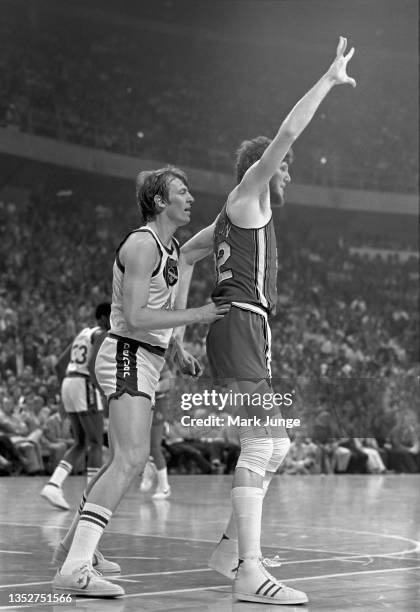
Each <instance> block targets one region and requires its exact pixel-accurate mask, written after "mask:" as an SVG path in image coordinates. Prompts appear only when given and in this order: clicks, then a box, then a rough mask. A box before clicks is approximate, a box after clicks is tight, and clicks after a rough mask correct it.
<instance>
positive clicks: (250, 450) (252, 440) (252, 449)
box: [236, 430, 273, 477]
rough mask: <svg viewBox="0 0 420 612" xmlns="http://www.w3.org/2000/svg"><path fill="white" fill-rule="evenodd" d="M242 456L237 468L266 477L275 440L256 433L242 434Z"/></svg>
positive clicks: (250, 431) (246, 432)
mask: <svg viewBox="0 0 420 612" xmlns="http://www.w3.org/2000/svg"><path fill="white" fill-rule="evenodd" d="M240 441H241V454H240V455H239V459H238V463H237V464H236V467H240V468H246V469H248V470H250V471H251V472H255V473H256V474H259V475H260V476H263V477H264V474H265V472H266V470H267V466H268V464H269V461H270V458H271V456H272V454H273V438H271V437H264V436H261V437H260V436H258V433H257V432H256V431H252V430H247V431H245V432H243V433H241V436H240Z"/></svg>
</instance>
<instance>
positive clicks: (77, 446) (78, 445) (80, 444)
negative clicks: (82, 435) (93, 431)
mask: <svg viewBox="0 0 420 612" xmlns="http://www.w3.org/2000/svg"><path fill="white" fill-rule="evenodd" d="M85 448H86V444H85V440H84V439H83V440H75V441H74V443H73V445H72V446H71V447H70V450H71V451H74V452H77V453H82V452H83V451H84V450H85Z"/></svg>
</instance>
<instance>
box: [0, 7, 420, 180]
mask: <svg viewBox="0 0 420 612" xmlns="http://www.w3.org/2000/svg"><path fill="white" fill-rule="evenodd" d="M63 10H64V9H63ZM156 15H158V17H160V16H161V15H160V14H159V12H158V11H156V13H155V18H156ZM2 17H4V18H3V19H1V20H0V36H1V39H2V53H1V54H0V67H1V72H2V75H3V76H2V80H1V82H0V99H1V103H0V104H1V106H0V125H1V126H4V127H8V128H10V129H16V130H21V131H25V132H33V133H35V134H39V135H43V136H48V137H52V138H58V139H60V140H66V141H70V142H75V143H80V144H83V145H87V146H94V147H96V148H100V149H105V150H108V151H113V152H121V153H126V154H131V155H135V156H138V157H143V158H145V159H170V160H171V161H172V162H173V163H177V164H179V165H187V164H188V165H192V166H197V165H198V166H199V167H202V168H208V169H213V170H220V171H225V172H229V173H230V171H231V167H232V158H233V151H234V150H235V149H236V148H237V146H238V144H239V143H240V142H241V140H243V138H244V137H252V136H253V135H254V134H257V133H262V134H267V135H269V136H270V135H272V134H273V133H274V131H275V130H276V128H277V126H278V123H279V121H280V120H281V118H282V117H284V116H285V115H286V113H287V112H288V111H289V110H290V108H291V106H292V105H293V104H294V103H295V102H296V100H297V99H298V98H299V97H300V96H301V95H303V93H304V91H305V90H306V89H307V88H309V86H310V85H311V84H312V83H313V82H314V79H315V78H316V77H317V76H318V75H319V72H320V63H321V60H320V58H319V56H317V54H313V53H305V54H304V58H305V66H303V65H301V64H300V63H299V64H298V63H296V64H295V62H290V61H282V62H281V66H280V68H279V58H278V57H277V55H276V54H273V53H269V52H268V51H267V50H266V51H264V50H262V49H261V48H258V47H257V48H254V47H253V40H252V38H251V39H250V40H249V41H248V42H247V43H244V42H242V43H238V42H236V43H235V41H231V42H228V41H226V40H224V41H220V40H217V39H216V40H215V39H212V38H211V37H203V38H202V39H199V38H198V37H195V36H193V35H192V33H191V32H188V30H185V28H184V30H183V31H184V35H180V34H182V31H181V32H180V31H178V30H177V29H176V28H175V30H167V29H164V30H162V32H160V30H159V27H160V26H159V22H157V23H154V24H152V25H153V27H152V26H150V25H149V27H148V28H147V27H145V26H143V27H142V25H141V22H140V21H138V23H137V22H136V21H135V20H131V21H130V24H127V23H126V22H124V20H122V19H119V20H118V22H116V21H115V19H113V17H112V16H109V15H108V16H107V17H105V16H104V15H103V16H101V15H99V16H98V15H96V18H95V16H91V17H90V18H89V17H87V16H86V14H85V13H83V17H82V16H78V12H77V11H76V10H75V11H74V13H73V14H72V13H71V12H70V13H68V12H64V13H63V14H61V13H60V11H59V10H57V9H55V10H53V11H52V12H51V13H49V12H48V10H45V9H44V10H41V9H39V13H38V12H37V10H35V8H34V7H33V9H32V10H31V11H27V10H26V7H25V5H22V6H21V5H20V4H19V3H17V4H16V5H15V6H14V7H13V6H12V5H11V4H8V10H7V11H6V13H5V14H4V15H2ZM161 20H162V22H163V21H164V16H162V17H161ZM126 21H127V20H126ZM162 27H163V26H162ZM75 40H77V45H75V44H74V43H75ZM157 40H158V41H159V44H157ZM279 53H280V54H281V55H282V54H284V53H289V54H290V55H294V53H295V52H294V50H293V49H290V50H289V51H288V50H287V49H284V48H282V49H281V51H279ZM415 54H416V51H415ZM398 61H399V62H400V63H399V64H398ZM296 62H298V58H296ZM297 65H299V69H298V70H296V66H297ZM410 66H414V70H416V68H415V66H416V64H415V61H414V63H413V61H410V60H409V61H408V62H407V61H406V60H405V59H400V60H398V56H397V55H396V57H395V58H394V59H393V61H392V62H390V61H389V58H388V59H387V58H384V59H381V58H379V59H378V57H377V55H375V53H373V54H371V55H369V50H365V51H364V57H363V65H361V64H358V65H356V66H355V68H354V70H355V76H356V78H358V79H360V81H361V84H360V88H359V89H358V90H357V96H356V95H355V94H354V93H353V92H347V95H343V94H341V93H335V94H334V95H332V96H331V97H330V98H328V99H327V100H326V101H325V103H324V104H323V106H322V109H321V110H320V112H319V114H318V115H317V117H316V118H315V119H314V121H313V124H312V125H311V127H310V129H308V130H307V132H306V133H305V141H304V144H302V145H301V144H300V143H298V144H297V148H298V151H299V164H297V165H296V168H294V169H293V172H294V178H295V180H296V181H297V182H301V183H310V184H313V183H318V184H321V185H334V186H344V187H352V188H355V189H360V188H371V189H377V190H388V191H389V190H391V191H402V192H414V191H416V190H417V186H418V178H417V167H418V151H417V137H416V134H417V131H418V130H417V125H416V123H415V117H416V116H417V104H416V91H415V82H416V74H414V77H412V78H411V77H410V69H411V68H410ZM181 67H182V69H181ZM321 67H322V64H321ZM284 84H286V89H285V87H284ZM391 91H392V95H391V94H390V92H391ZM248 129H249V130H250V133H247V130H248Z"/></svg>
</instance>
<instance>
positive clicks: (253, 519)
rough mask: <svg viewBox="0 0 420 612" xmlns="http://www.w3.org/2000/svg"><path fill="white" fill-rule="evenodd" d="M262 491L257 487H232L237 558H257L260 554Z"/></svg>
mask: <svg viewBox="0 0 420 612" xmlns="http://www.w3.org/2000/svg"><path fill="white" fill-rule="evenodd" d="M262 504H263V491H262V489H259V488H257V487H234V488H233V489H232V507H233V512H234V515H235V521H236V528H237V530H238V553H239V559H258V558H259V557H260V555H261V549H260V539H261V516H262Z"/></svg>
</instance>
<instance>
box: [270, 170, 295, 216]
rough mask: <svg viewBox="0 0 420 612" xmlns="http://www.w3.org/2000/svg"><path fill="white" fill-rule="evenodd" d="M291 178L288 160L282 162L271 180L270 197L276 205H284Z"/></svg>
mask: <svg viewBox="0 0 420 612" xmlns="http://www.w3.org/2000/svg"><path fill="white" fill-rule="evenodd" d="M290 181H291V178H290V174H289V165H288V163H287V162H286V161H284V162H282V163H281V164H280V167H279V169H278V170H277V172H276V173H275V174H274V176H273V177H272V179H271V181H270V199H271V204H272V205H274V206H284V192H285V189H286V186H287V184H288V183H290Z"/></svg>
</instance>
